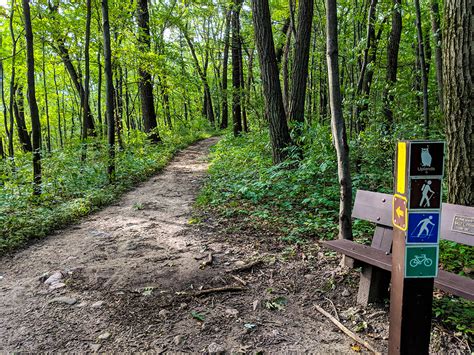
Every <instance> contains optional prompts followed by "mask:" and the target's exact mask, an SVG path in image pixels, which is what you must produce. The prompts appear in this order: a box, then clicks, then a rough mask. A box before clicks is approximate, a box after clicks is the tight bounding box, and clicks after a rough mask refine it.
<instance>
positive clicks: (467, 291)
mask: <svg viewBox="0 0 474 355" xmlns="http://www.w3.org/2000/svg"><path fill="white" fill-rule="evenodd" d="M434 285H435V287H436V288H439V289H441V290H444V291H446V292H449V293H452V294H453V295H457V296H461V297H463V298H465V299H467V300H469V301H474V280H473V279H470V278H468V277H463V276H459V275H456V274H453V273H451V272H447V271H444V270H439V271H438V277H437V278H436V279H435V281H434Z"/></svg>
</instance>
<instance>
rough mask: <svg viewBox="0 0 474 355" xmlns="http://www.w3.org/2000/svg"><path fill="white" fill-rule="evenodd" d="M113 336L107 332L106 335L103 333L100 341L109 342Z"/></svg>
mask: <svg viewBox="0 0 474 355" xmlns="http://www.w3.org/2000/svg"><path fill="white" fill-rule="evenodd" d="M111 335H112V334H110V333H109V332H105V333H102V334H101V335H99V337H98V339H99V340H107V339H109V338H110V336H111Z"/></svg>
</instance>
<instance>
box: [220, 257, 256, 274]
mask: <svg viewBox="0 0 474 355" xmlns="http://www.w3.org/2000/svg"><path fill="white" fill-rule="evenodd" d="M261 262H262V260H260V259H259V260H255V261H252V262H250V263H247V264H245V265H242V266H239V267H236V268H234V269H230V270H227V272H240V271H246V270H249V269H251V268H253V267H254V266H257V265H258V264H260V263H261Z"/></svg>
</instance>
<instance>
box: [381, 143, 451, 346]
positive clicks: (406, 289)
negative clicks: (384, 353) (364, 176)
mask: <svg viewBox="0 0 474 355" xmlns="http://www.w3.org/2000/svg"><path fill="white" fill-rule="evenodd" d="M444 149H445V147H444V142H431V141H404V142H398V145H397V154H396V161H395V178H394V181H395V194H394V199H393V204H392V219H393V226H394V228H393V244H392V285H391V290H390V334H389V354H428V350H429V344H430V333H431V309H432V303H433V283H434V278H435V277H436V276H437V274H438V255H439V245H438V243H439V229H440V222H441V198H442V194H441V192H442V178H443V173H444Z"/></svg>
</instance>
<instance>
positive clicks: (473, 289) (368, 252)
mask: <svg viewBox="0 0 474 355" xmlns="http://www.w3.org/2000/svg"><path fill="white" fill-rule="evenodd" d="M323 244H324V245H326V246H328V247H329V248H330V249H333V250H335V251H337V252H339V253H341V254H345V255H347V256H349V257H351V258H354V259H356V260H360V261H362V262H364V263H367V264H369V265H373V266H376V267H379V268H381V269H383V270H387V271H391V270H392V256H391V255H390V254H389V255H387V254H386V253H385V252H384V251H382V250H378V249H375V248H372V247H369V246H367V245H362V244H358V243H356V242H353V241H350V240H345V239H338V240H328V241H324V242H323ZM434 285H435V287H436V288H439V289H441V290H443V291H446V292H449V293H452V294H453V295H456V296H461V297H463V298H465V299H468V300H470V301H474V280H472V279H470V278H468V277H463V276H459V275H456V274H453V273H450V272H447V271H444V270H439V272H438V277H437V278H436V279H435V281H434Z"/></svg>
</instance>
